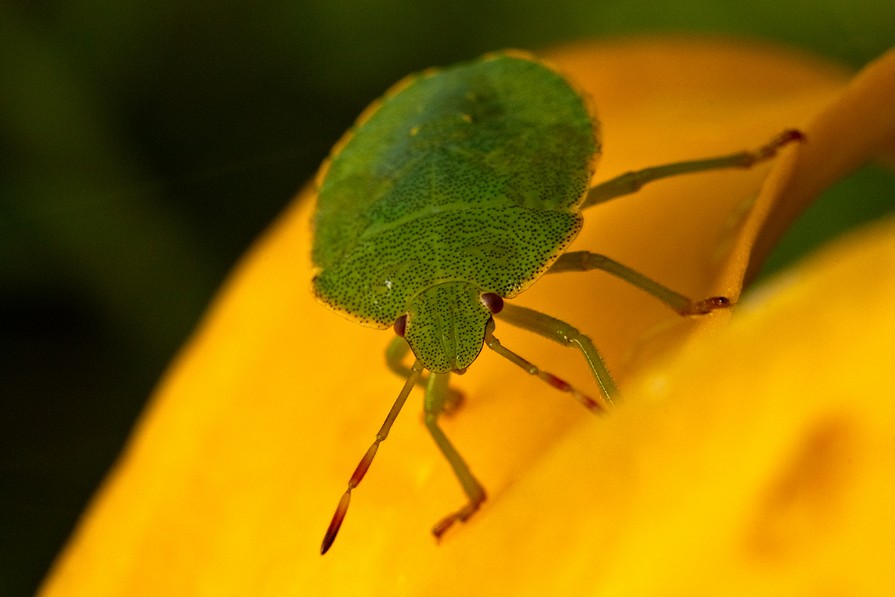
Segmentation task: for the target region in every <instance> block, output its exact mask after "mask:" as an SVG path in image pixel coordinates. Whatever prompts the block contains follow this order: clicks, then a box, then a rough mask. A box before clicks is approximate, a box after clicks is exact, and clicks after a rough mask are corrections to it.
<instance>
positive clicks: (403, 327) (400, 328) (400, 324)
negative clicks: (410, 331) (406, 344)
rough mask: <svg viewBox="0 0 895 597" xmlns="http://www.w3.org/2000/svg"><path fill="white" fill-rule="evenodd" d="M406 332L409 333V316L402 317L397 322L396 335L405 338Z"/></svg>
mask: <svg viewBox="0 0 895 597" xmlns="http://www.w3.org/2000/svg"><path fill="white" fill-rule="evenodd" d="M405 331H407V315H402V316H401V317H399V318H398V319H396V320H395V333H396V334H398V335H399V336H401V337H402V338H403V337H404V332H405Z"/></svg>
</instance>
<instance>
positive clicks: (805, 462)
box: [42, 40, 895, 597]
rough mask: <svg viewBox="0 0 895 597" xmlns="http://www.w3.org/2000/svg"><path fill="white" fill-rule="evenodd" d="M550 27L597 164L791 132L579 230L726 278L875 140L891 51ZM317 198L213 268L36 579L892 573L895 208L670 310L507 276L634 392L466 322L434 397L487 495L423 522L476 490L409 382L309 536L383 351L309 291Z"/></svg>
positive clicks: (623, 591)
mask: <svg viewBox="0 0 895 597" xmlns="http://www.w3.org/2000/svg"><path fill="white" fill-rule="evenodd" d="M549 57H550V59H551V60H552V62H553V63H554V64H555V65H557V66H558V68H560V69H561V70H563V71H564V72H565V73H567V74H568V75H569V77H570V78H571V79H572V80H574V81H576V82H577V83H578V84H579V85H580V86H581V88H582V89H584V90H586V91H587V93H588V94H589V95H591V96H592V99H593V102H594V104H595V105H596V106H597V109H598V112H599V116H600V119H601V121H602V124H603V131H604V155H603V157H602V159H601V163H600V166H599V168H598V173H597V176H596V180H603V179H606V178H609V177H611V176H614V175H616V174H620V173H622V172H624V171H627V170H631V169H636V168H640V167H644V166H650V165H657V164H660V163H666V162H670V161H675V160H681V159H690V158H699V157H706V156H712V155H716V154H721V153H729V152H731V151H734V150H738V149H742V148H751V147H755V146H758V145H760V144H762V143H764V142H765V141H767V140H768V139H769V138H770V137H772V136H773V135H774V134H776V133H778V132H780V131H781V130H783V129H785V128H790V127H798V128H801V129H802V130H804V131H805V133H806V135H807V141H806V142H805V143H804V144H802V145H801V146H799V147H789V148H787V149H785V150H784V151H783V152H782V155H781V156H780V158H779V159H778V160H776V161H775V162H774V163H773V164H764V165H762V166H760V167H757V168H754V169H752V170H748V171H724V172H716V173H710V174H700V175H693V176H687V177H680V178H676V179H673V180H668V181H662V182H657V183H655V184H652V185H650V186H649V187H647V188H646V189H644V190H643V191H641V192H640V193H638V194H636V195H634V196H631V197H626V198H621V199H618V200H616V201H614V202H611V203H609V204H606V205H602V206H597V207H595V208H593V209H591V210H589V213H587V214H586V224H585V228H584V230H583V232H582V234H581V235H580V237H579V238H578V239H577V240H576V242H575V244H574V245H573V247H572V249H589V250H592V251H597V252H603V253H606V254H608V255H610V256H612V257H613V258H616V259H618V260H620V261H622V262H624V263H626V264H628V265H631V266H633V267H636V268H637V269H639V270H641V271H642V272H644V273H646V274H647V275H650V276H652V277H654V278H656V279H659V280H661V281H662V282H664V283H666V284H668V285H670V286H671V287H673V288H675V289H676V290H679V291H681V292H684V293H686V294H688V295H690V296H692V297H694V298H705V297H708V296H712V295H726V296H729V297H731V298H733V299H738V298H739V293H740V288H741V283H742V280H743V278H744V276H746V275H747V272H748V271H751V270H750V269H749V268H750V267H752V266H750V263H751V262H754V261H755V260H756V257H755V256H753V248H754V247H755V243H756V239H758V238H762V239H763V240H762V242H763V243H767V244H772V242H773V240H774V238H775V237H776V235H778V234H779V232H780V230H779V228H780V227H779V226H776V225H775V224H774V222H776V221H777V220H776V218H778V214H780V213H784V214H794V213H797V212H798V211H799V210H800V209H801V208H802V207H803V206H804V205H805V204H807V203H808V202H810V200H811V199H812V198H813V197H815V196H816V195H817V193H819V192H820V191H821V190H822V189H823V188H824V187H825V186H827V185H829V184H830V183H832V182H833V181H835V180H836V179H838V178H840V177H841V176H843V175H845V174H847V172H848V171H849V170H850V169H851V168H853V167H854V166H856V165H858V164H860V163H863V162H864V161H867V160H869V159H872V158H874V157H876V156H878V155H880V154H881V153H883V152H885V151H887V150H892V149H893V148H895V125H893V123H892V118H893V117H895V116H893V114H895V113H893V112H892V110H891V106H892V105H895V56H892V55H889V56H887V57H884V58H883V59H881V60H880V61H879V63H877V64H876V65H874V66H873V67H871V68H870V69H868V70H867V71H866V72H865V73H863V74H861V75H859V76H858V77H857V78H856V79H854V80H853V81H852V83H851V84H849V79H850V77H849V75H848V73H845V72H844V71H842V70H841V69H838V68H836V67H833V66H830V65H828V64H826V63H824V62H821V61H818V60H816V59H812V58H810V57H806V56H804V55H797V54H793V53H789V52H787V51H784V50H781V49H779V48H768V47H766V46H759V45H752V44H748V43H743V42H736V43H734V42H729V41H719V40H696V41H694V40H689V41H686V40H630V41H620V42H614V43H611V44H608V43H607V44H601V45H593V44H591V45H582V46H574V47H568V48H564V49H562V50H559V51H556V52H554V53H553V54H552V55H550V56H549ZM862 102H863V103H862ZM856 106H857V107H860V109H862V110H863V113H858V114H855V113H852V112H854V110H856ZM874 106H875V108H874ZM873 109H876V110H878V111H879V110H881V111H882V112H885V114H874V113H872V112H871V110H873ZM848 113H850V115H849V114H848ZM887 118H888V120H886V119H887ZM881 123H882V124H881ZM838 126H847V127H849V128H848V129H842V128H838V129H837V128H836V127H838ZM853 136H854V137H853ZM855 139H857V140H855ZM843 140H848V142H843ZM770 169H773V170H772V172H771V174H770V177H769V175H768V172H769V170H770ZM766 178H767V179H768V180H767V184H765V186H764V190H763V191H762V190H761V189H762V183H763V181H765V179H766ZM788 202H791V203H788ZM312 207H313V206H312V202H311V197H310V196H308V194H307V193H304V194H303V195H302V196H300V197H299V198H298V199H297V200H296V202H295V204H294V206H293V207H292V208H291V209H290V210H289V211H288V212H287V213H285V214H284V215H283V217H282V218H281V219H280V221H279V222H278V223H277V225H276V226H274V228H273V229H272V230H270V231H269V233H268V234H267V235H266V236H265V237H264V238H263V239H262V240H261V241H260V242H259V243H258V244H257V246H256V247H254V249H253V250H252V251H251V252H250V253H249V254H248V255H247V256H246V258H245V260H244V261H243V263H242V264H241V266H240V267H239V268H238V269H237V271H236V272H235V273H234V275H233V276H232V278H231V280H230V281H229V283H228V284H227V285H226V287H225V288H224V289H223V290H222V292H221V294H220V296H219V298H218V300H217V302H216V304H215V305H214V307H213V308H212V309H211V311H210V312H209V313H208V315H207V317H206V320H205V321H204V323H203V324H202V325H201V327H200V328H199V329H198V330H197V331H196V334H195V336H194V338H193V339H192V341H191V342H190V343H189V344H188V345H187V346H186V347H185V348H184V349H183V352H182V353H181V354H180V355H179V356H178V357H177V359H176V360H175V362H174V364H173V365H172V367H171V369H170V371H169V372H168V374H167V376H166V377H165V379H164V380H163V382H162V383H161V385H160V386H159V388H158V390H157V392H156V395H155V396H154V397H153V400H152V402H151V405H150V407H149V408H148V410H147V411H146V413H145V414H144V416H143V418H142V420H141V422H140V424H139V426H138V428H137V429H136V430H135V432H134V436H133V438H132V440H131V442H130V445H129V447H128V449H127V450H126V452H125V453H124V454H123V455H122V457H121V460H120V461H119V463H118V464H117V466H116V468H115V470H114V471H113V472H112V474H111V475H110V477H109V478H108V480H107V482H106V484H105V486H104V487H103V489H102V490H101V491H100V493H99V494H98V495H97V496H96V498H95V500H94V503H93V504H92V505H91V507H90V508H89V510H88V511H87V512H86V513H85V515H84V518H83V520H82V522H81V525H80V527H79V529H78V530H77V532H76V533H75V535H74V537H73V538H72V540H71V542H70V544H69V545H68V547H67V548H66V549H65V551H64V552H63V553H62V555H61V556H60V559H59V561H58V562H57V564H56V566H55V568H54V570H53V571H52V573H51V574H50V576H49V577H48V579H47V581H46V583H45V585H44V587H43V589H42V594H43V595H46V596H55V595H60V596H62V595H65V596H72V595H90V596H103V595H129V596H131V595H165V596H166V597H173V596H175V595H191V596H192V595H276V596H287V595H331V594H345V595H363V594H371V595H462V594H472V595H506V594H510V595H528V594H531V595H535V594H538V595H543V594H551V595H582V594H601V595H602V594H605V595H638V594H639V595H658V594H671V595H700V594H702V595H729V594H743V595H755V594H769V593H770V594H779V595H838V594H848V595H850V594H874V593H878V594H886V593H891V590H892V588H893V587H895V572H893V566H892V565H891V562H892V561H895V540H893V537H895V510H893V509H892V507H891V504H892V503H895V477H893V471H895V402H893V401H892V400H891V396H892V395H893V391H892V390H893V385H895V383H893V381H892V376H891V371H890V369H891V366H890V362H891V359H892V355H893V354H895V317H893V315H892V305H893V304H895V270H893V268H892V265H891V264H892V260H893V255H895V240H893V239H895V224H893V223H889V224H886V225H881V226H880V227H879V228H878V229H875V230H874V231H872V232H870V233H867V234H865V235H863V236H856V237H854V238H852V239H851V240H850V241H848V242H846V243H844V244H842V245H841V246H837V247H836V248H834V249H831V250H829V251H828V252H826V253H825V254H824V255H823V256H822V257H820V258H817V259H814V260H812V261H811V262H809V263H807V264H805V265H804V266H803V267H801V268H799V269H797V270H794V271H793V272H791V273H789V274H788V275H787V276H785V277H783V278H780V279H778V280H777V281H776V283H775V284H773V285H771V286H769V287H767V288H766V289H765V290H764V293H763V294H759V295H756V296H754V297H753V299H752V300H751V301H747V302H746V303H744V304H741V305H739V306H738V307H736V309H735V310H734V312H733V314H732V317H731V313H729V312H715V313H713V314H711V315H709V316H706V317H702V318H687V319H682V318H679V317H677V316H676V315H675V314H673V313H671V312H669V311H668V310H667V309H666V308H665V307H663V306H662V305H661V304H659V303H658V302H657V301H655V300H654V299H652V298H650V297H649V296H645V295H643V293H641V292H639V291H637V290H636V289H633V288H630V287H628V286H626V285H625V284H624V283H623V282H620V281H618V280H615V279H612V278H610V277H609V276H606V275H604V274H601V273H575V274H563V275H557V276H550V277H546V278H544V279H542V280H540V281H539V282H538V283H536V284H535V285H534V286H533V287H532V288H531V289H530V290H529V291H526V292H525V293H523V294H522V295H521V296H520V297H519V298H518V299H517V301H518V303H519V304H523V305H527V306H532V307H534V308H537V309H541V310H543V311H545V312H548V313H550V314H552V315H555V316H557V317H560V318H562V319H564V320H567V321H569V322H570V323H572V324H573V325H576V326H577V327H579V328H580V329H582V330H583V331H585V332H587V333H588V334H590V335H591V336H592V337H593V338H594V340H595V342H596V344H597V345H598V346H599V347H600V348H601V350H602V352H603V353H604V355H605V356H606V359H607V362H608V365H609V367H610V369H611V370H612V371H613V372H614V373H615V375H616V377H617V379H618V381H619V383H620V386H621V389H622V392H623V393H624V398H625V399H624V403H623V404H622V405H621V406H619V408H617V409H615V411H614V412H613V413H611V414H610V415H609V416H604V417H594V416H592V415H591V414H589V413H588V412H586V411H585V410H584V409H582V408H581V407H580V406H579V405H578V404H576V403H575V402H574V401H572V400H570V399H568V397H567V396H566V395H563V394H561V393H559V392H555V391H553V390H551V389H550V388H549V387H547V386H545V385H544V384H543V383H541V382H539V381H538V380H537V379H534V378H532V377H529V376H526V375H524V374H523V373H521V372H520V371H519V370H518V369H516V368H515V367H514V366H513V365H511V364H510V363H508V362H507V361H505V360H503V359H501V358H500V357H498V356H497V355H496V354H493V353H491V352H490V351H487V350H486V351H484V352H483V353H482V355H481V356H480V357H479V359H478V360H477V361H476V363H474V364H473V366H472V367H470V369H469V371H468V373H467V374H466V375H464V376H462V377H460V378H457V379H456V386H457V387H458V388H460V389H462V391H463V393H464V395H465V397H466V400H465V402H464V404H463V406H462V408H461V409H460V410H459V412H457V413H456V414H455V415H453V416H451V417H450V418H447V419H446V420H445V421H444V425H443V426H444V428H445V431H446V433H447V434H448V435H449V436H450V437H451V438H452V440H453V441H454V443H455V444H456V445H457V447H458V449H459V450H460V451H461V453H462V454H463V455H464V456H465V457H466V459H467V461H468V463H469V464H470V466H471V468H472V469H473V471H474V473H475V474H476V476H477V477H478V478H479V479H480V480H481V481H482V483H483V484H484V485H485V487H486V489H487V491H488V498H489V499H488V501H487V502H486V503H485V505H484V507H483V508H482V509H481V511H480V512H478V513H477V514H476V515H475V516H474V517H473V518H472V519H471V520H470V521H469V522H468V523H466V524H463V525H459V526H457V527H456V528H452V529H451V530H450V531H449V532H448V533H447V534H446V535H445V536H444V537H443V539H442V541H441V543H440V544H437V543H436V542H435V540H434V539H433V538H432V536H431V535H430V533H429V528H430V527H431V525H432V524H433V523H434V522H435V521H436V520H438V519H439V518H440V517H441V516H442V515H444V514H447V513H448V512H450V511H453V510H454V509H456V508H457V507H459V506H460V505H461V504H462V503H463V500H464V496H463V494H462V492H461V490H460V487H459V486H458V484H457V481H456V479H455V478H454V477H453V475H452V473H451V471H450V468H449V466H448V464H447V462H445V461H444V459H443V458H442V457H441V455H440V453H439V452H438V450H437V449H436V447H435V445H434V443H433V442H432V440H431V438H430V437H429V435H428V433H427V432H426V430H425V428H424V426H423V425H422V424H421V421H420V412H421V401H420V398H421V396H422V392H421V391H415V392H414V393H413V394H412V396H411V399H410V400H409V401H408V403H407V405H406V406H405V409H404V412H403V413H402V414H401V415H400V416H399V418H398V420H397V422H396V424H395V426H394V428H393V429H392V434H391V435H390V436H389V438H388V440H387V441H386V442H385V443H383V444H382V446H381V449H380V450H379V454H378V456H377V458H376V461H375V462H374V463H373V466H372V468H371V470H370V473H369V474H368V475H367V477H366V478H365V480H364V483H363V484H362V485H361V486H360V487H358V489H357V490H356V491H355V492H354V493H353V500H352V506H351V509H350V511H349V513H348V516H347V518H346V521H345V525H344V527H343V528H342V531H341V533H340V535H339V537H338V539H337V541H336V543H335V545H334V546H333V548H332V550H331V551H330V552H329V553H328V554H327V555H326V556H324V557H321V556H320V555H319V548H320V541H321V539H322V536H323V532H324V530H325V528H326V525H327V523H328V522H329V519H330V516H331V515H332V512H333V509H334V508H335V506H336V503H337V501H338V499H339V497H340V496H341V494H342V492H343V491H344V490H345V486H346V483H347V480H348V477H349V475H350V474H351V472H352V470H353V469H354V466H355V465H356V464H357V462H358V460H359V459H360V457H361V456H362V455H363V453H364V451H365V450H366V449H367V446H368V445H369V443H370V442H371V441H372V439H373V435H374V434H375V432H376V431H377V429H378V428H379V425H380V424H381V422H382V419H383V418H384V417H385V415H386V413H387V412H388V409H389V408H390V406H391V404H392V401H393V400H394V398H395V396H396V395H397V393H398V390H399V389H400V387H401V385H402V380H400V379H398V378H396V377H395V376H394V375H393V374H392V373H390V372H389V371H388V370H387V368H386V366H385V362H384V357H383V350H384V348H385V346H386V345H387V343H388V342H389V340H390V339H391V334H390V333H389V332H382V331H376V330H371V329H367V328H363V327H361V326H359V325H357V324H355V323H353V322H350V321H348V320H346V319H344V318H342V317H341V316H339V315H337V314H335V313H333V312H331V311H329V310H328V309H327V308H325V307H324V306H322V305H320V304H318V303H316V302H315V301H314V300H313V298H312V296H311V293H310V277H311V275H312V274H311V268H310V259H309V252H310V243H311V239H310V224H309V217H310V214H311V210H312ZM779 217H780V218H783V217H784V216H779ZM765 252H766V249H764V248H762V249H761V251H759V252H758V257H759V258H760V257H763V256H764V253H765ZM731 319H732V321H731ZM497 336H498V337H499V338H500V339H501V340H502V341H503V343H504V344H505V345H506V346H508V347H509V348H511V349H513V350H515V351H517V352H519V353H521V354H522V355H523V356H525V357H526V358H528V359H530V360H532V361H534V362H535V363H537V364H539V365H540V366H542V367H543V368H545V369H547V370H550V371H553V372H555V373H557V374H559V375H561V376H563V377H566V378H568V379H570V380H571V381H572V382H573V383H574V384H576V385H577V386H578V387H579V388H581V389H582V390H584V391H586V392H595V388H594V385H593V380H592V379H590V378H589V374H588V372H587V370H586V366H585V364H584V362H583V359H581V358H580V356H579V355H578V354H577V353H576V352H574V351H572V350H568V349H563V348H562V347H560V346H558V345H556V344H552V343H550V342H548V341H546V340H543V339H540V338H537V337H533V336H532V335H531V334H530V333H526V332H523V331H518V330H514V329H512V328H510V327H509V326H507V325H500V324H498V328H497Z"/></svg>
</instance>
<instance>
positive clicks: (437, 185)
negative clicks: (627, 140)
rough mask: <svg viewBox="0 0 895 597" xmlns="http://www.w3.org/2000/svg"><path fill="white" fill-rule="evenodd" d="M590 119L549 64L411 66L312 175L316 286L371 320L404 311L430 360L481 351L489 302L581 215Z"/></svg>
mask: <svg viewBox="0 0 895 597" xmlns="http://www.w3.org/2000/svg"><path fill="white" fill-rule="evenodd" d="M597 153H598V141H597V131H596V125H595V120H594V119H593V118H592V116H591V114H590V113H589V111H588V109H587V106H586V105H585V102H584V100H583V99H582V97H581V96H580V95H579V94H578V93H577V92H576V91H575V90H574V89H573V88H572V87H570V85H569V84H568V83H567V82H566V80H565V79H564V78H563V77H562V76H560V75H559V74H557V73H556V72H555V71H554V70H552V69H550V68H549V67H547V66H545V65H544V64H542V63H540V62H538V61H536V60H534V59H533V58H531V57H528V56H524V55H520V54H517V53H506V54H494V55H490V56H487V57H485V58H483V59H481V60H478V61H475V62H471V63H467V64H462V65H459V66H455V67H452V68H448V69H445V70H440V71H428V72H425V73H422V74H420V75H416V76H412V77H409V78H407V79H405V80H404V81H402V82H401V83H399V84H398V85H396V86H395V87H394V88H393V89H392V90H391V91H389V92H388V93H387V94H386V96H385V97H384V98H383V99H382V100H380V101H379V102H377V103H376V104H374V105H373V106H371V107H370V108H368V110H367V111H366V112H365V113H364V114H363V115H362V116H361V118H360V119H359V120H358V122H357V124H356V125H355V127H354V128H353V130H352V131H349V133H348V134H346V136H345V138H343V139H342V141H340V142H339V144H338V145H337V146H336V148H335V149H334V150H333V154H332V156H331V157H330V159H329V160H328V162H327V163H326V164H324V166H323V167H322V168H321V172H320V174H319V175H318V179H317V184H318V203H317V212H316V214H315V219H314V246H313V255H312V257H313V260H314V264H315V265H316V266H317V268H318V273H317V275H316V276H315V278H314V290H315V293H316V294H317V296H318V297H319V298H320V299H321V300H323V301H324V302H326V303H327V304H328V305H330V306H331V307H333V308H334V309H336V310H338V311H341V312H343V313H345V314H347V315H348V316H350V317H352V318H354V319H356V320H358V321H360V322H361V323H365V324H368V325H373V326H376V327H387V326H390V325H391V324H392V323H394V321H395V320H396V319H397V318H398V317H400V316H401V315H404V314H406V315H407V316H408V318H407V332H406V336H405V337H406V338H407V341H408V342H409V343H410V346H411V348H412V349H413V351H414V353H415V354H416V356H417V358H418V359H420V361H421V362H422V363H423V364H424V366H425V367H426V368H427V369H429V370H431V371H434V372H445V371H450V370H459V369H463V368H465V367H466V366H468V365H469V364H470V363H471V362H472V361H473V360H474V359H475V357H476V356H477V355H478V353H479V351H480V350H481V347H482V341H483V338H484V328H485V325H486V324H487V321H488V318H489V317H490V315H491V314H490V312H489V311H488V310H487V308H486V307H485V306H484V305H483V304H482V303H481V300H480V299H479V297H480V295H481V294H482V293H486V292H490V293H496V294H499V295H501V296H503V297H505V298H509V297H513V296H515V295H516V294H518V293H519V292H521V291H522V290H524V289H525V288H526V287H527V286H528V285H530V284H531V283H532V282H533V281H534V280H535V279H536V278H537V277H538V276H540V275H541V274H542V273H543V272H544V271H545V270H546V269H547V268H548V267H549V266H550V264H551V263H552V262H553V261H555V260H556V258H558V257H559V256H560V255H561V254H562V252H563V251H564V250H565V248H566V247H567V246H568V244H569V243H570V242H571V241H572V240H573V239H574V238H575V236H576V234H577V233H578V231H579V229H580V227H581V223H582V220H581V216H580V214H579V213H578V206H579V203H580V202H581V200H582V197H583V196H584V193H585V192H586V191H587V187H588V183H589V181H590V178H591V174H592V172H593V167H594V162H595V156H596V155H597Z"/></svg>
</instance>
